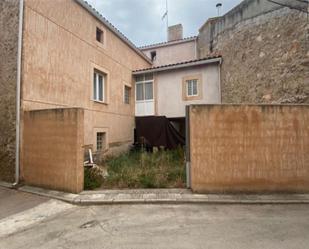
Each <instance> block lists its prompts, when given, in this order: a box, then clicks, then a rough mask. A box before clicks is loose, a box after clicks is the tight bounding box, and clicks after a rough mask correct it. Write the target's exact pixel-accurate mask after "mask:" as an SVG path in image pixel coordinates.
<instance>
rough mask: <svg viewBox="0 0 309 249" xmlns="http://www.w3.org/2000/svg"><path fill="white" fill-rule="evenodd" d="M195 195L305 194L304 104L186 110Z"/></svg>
mask: <svg viewBox="0 0 309 249" xmlns="http://www.w3.org/2000/svg"><path fill="white" fill-rule="evenodd" d="M190 151H191V153H190V159H191V173H192V189H193V190H194V191H196V192H254V193H256V192H308V191H309V106H308V105H290V106H288V105H286V106H285V105H282V106H279V105H261V106H246V105H220V106H216V105H202V106H197V105H195V106H190Z"/></svg>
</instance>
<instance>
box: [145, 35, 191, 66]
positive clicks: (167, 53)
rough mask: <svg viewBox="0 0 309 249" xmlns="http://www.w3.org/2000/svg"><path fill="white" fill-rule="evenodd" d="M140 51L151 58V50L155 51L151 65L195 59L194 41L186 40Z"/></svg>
mask: <svg viewBox="0 0 309 249" xmlns="http://www.w3.org/2000/svg"><path fill="white" fill-rule="evenodd" d="M142 51H143V52H144V53H145V54H146V55H147V56H148V57H149V58H151V55H150V53H151V52H152V51H156V52H157V57H156V60H155V61H153V66H155V67H156V66H161V65H168V64H174V63H178V62H184V61H190V60H195V59H196V42H195V40H193V41H188V42H184V43H179V44H174V45H167V46H162V47H154V48H147V49H142Z"/></svg>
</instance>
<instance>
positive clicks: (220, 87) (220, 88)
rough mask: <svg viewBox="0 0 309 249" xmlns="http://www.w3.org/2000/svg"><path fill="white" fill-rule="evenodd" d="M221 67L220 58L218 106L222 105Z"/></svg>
mask: <svg viewBox="0 0 309 249" xmlns="http://www.w3.org/2000/svg"><path fill="white" fill-rule="evenodd" d="M221 67H222V58H220V62H219V95H220V104H222V85H221Z"/></svg>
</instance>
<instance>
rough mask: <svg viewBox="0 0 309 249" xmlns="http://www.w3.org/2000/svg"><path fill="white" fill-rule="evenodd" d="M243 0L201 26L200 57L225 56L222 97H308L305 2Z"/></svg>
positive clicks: (270, 99)
mask: <svg viewBox="0 0 309 249" xmlns="http://www.w3.org/2000/svg"><path fill="white" fill-rule="evenodd" d="M279 2H282V3H285V4H289V5H293V7H295V8H299V9H301V10H302V11H298V10H295V9H291V8H283V7H281V6H279V5H274V4H271V3H269V2H268V1H266V0H245V1H243V2H242V4H240V5H239V6H237V7H236V8H234V9H233V10H231V11H230V12H228V13H227V14H226V15H225V16H223V17H220V18H214V19H210V20H208V22H206V23H205V25H204V26H203V27H202V28H201V29H200V34H199V38H198V53H199V57H200V58H201V57H204V56H206V55H207V54H209V53H220V54H221V55H222V56H223V64H222V72H221V85H222V101H223V103H278V104H282V103H309V37H308V34H309V33H308V32H309V23H308V19H307V14H306V13H304V12H303V11H306V4H304V3H301V2H298V1H297V2H296V1H291V0H285V1H283V0H280V1H279Z"/></svg>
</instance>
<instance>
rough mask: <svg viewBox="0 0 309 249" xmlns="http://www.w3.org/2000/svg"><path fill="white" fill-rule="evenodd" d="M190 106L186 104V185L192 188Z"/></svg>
mask: <svg viewBox="0 0 309 249" xmlns="http://www.w3.org/2000/svg"><path fill="white" fill-rule="evenodd" d="M190 161H191V159H190V106H186V185H187V188H191V165H190Z"/></svg>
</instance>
